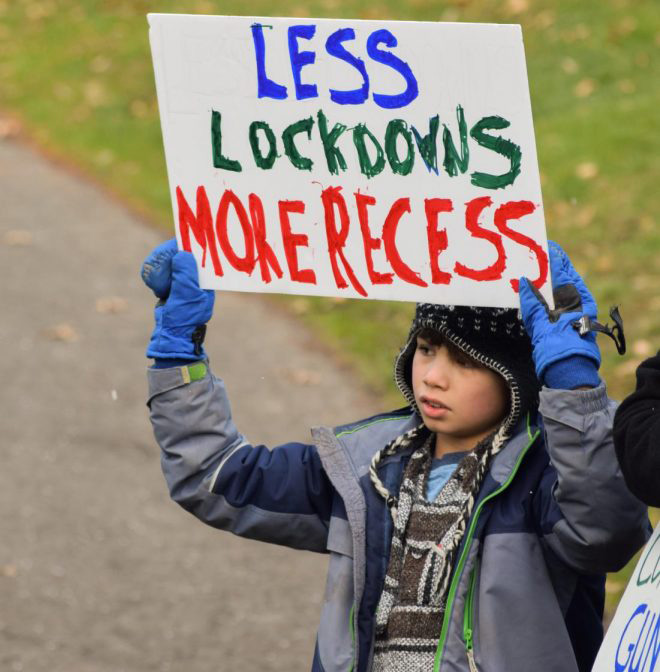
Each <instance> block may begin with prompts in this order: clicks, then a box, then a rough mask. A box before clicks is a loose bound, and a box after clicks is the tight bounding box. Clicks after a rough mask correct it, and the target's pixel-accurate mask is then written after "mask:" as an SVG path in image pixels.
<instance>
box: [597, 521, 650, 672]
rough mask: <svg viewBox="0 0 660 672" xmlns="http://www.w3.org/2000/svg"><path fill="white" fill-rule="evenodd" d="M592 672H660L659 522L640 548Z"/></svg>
mask: <svg viewBox="0 0 660 672" xmlns="http://www.w3.org/2000/svg"><path fill="white" fill-rule="evenodd" d="M592 672H660V525H659V526H658V527H657V528H656V529H655V532H654V533H653V536H652V537H651V539H650V540H649V542H648V543H647V544H646V546H645V547H644V550H643V551H642V555H641V556H640V559H639V562H638V563H637V567H635V571H634V573H633V575H632V578H631V579H630V582H629V583H628V587H627V588H626V591H625V592H624V594H623V597H622V598H621V601H620V602H619V606H618V607H617V610H616V613H615V614H614V618H613V619H612V623H611V624H610V627H609V628H608V630H607V634H606V636H605V640H604V642H603V645H602V646H601V648H600V651H599V652H598V656H597V658H596V662H595V664H594V667H593V671H592Z"/></svg>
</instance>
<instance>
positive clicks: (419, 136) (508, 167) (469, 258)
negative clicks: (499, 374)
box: [148, 14, 552, 306]
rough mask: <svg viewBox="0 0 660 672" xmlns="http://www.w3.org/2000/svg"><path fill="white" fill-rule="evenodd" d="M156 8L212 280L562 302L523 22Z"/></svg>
mask: <svg viewBox="0 0 660 672" xmlns="http://www.w3.org/2000/svg"><path fill="white" fill-rule="evenodd" d="M148 18H149V24H150V40H151V48H152V55H153V61H154V70H155V76H156V87H157V92H158V104H159V108H160V115H161V125H162V131H163V139H164V145H165V156H166V160H167V169H168V178H169V182H170V189H171V194H172V205H173V210H174V219H175V228H176V233H177V239H178V241H179V246H180V247H182V248H183V249H186V250H190V251H192V252H193V253H194V254H195V255H196V257H197V259H198V264H199V267H200V282H201V284H202V286H204V287H206V288H222V289H228V290H239V291H258V292H282V293H290V294H313V295H320V296H342V297H351V298H360V297H362V298H374V299H396V300H406V301H431V302H436V303H456V304H472V305H482V306H518V297H517V287H518V278H519V277H520V276H521V275H525V276H527V277H529V278H530V280H532V281H533V282H534V284H535V285H536V286H537V287H538V288H539V289H540V291H541V293H542V294H543V295H544V296H545V297H546V299H547V300H548V302H549V303H551V302H552V297H551V290H550V277H549V268H548V254H547V241H546V234H545V223H544V218H543V205H542V201H541V188H540V180H539V173H538V164H537V158H536V148H535V142H534V131H533V125H532V113H531V105H530V99H529V89H528V84H527V74H526V67H525V58H524V50H523V43H522V34H521V30H520V26H516V25H487V24H454V23H408V22H392V21H389V22H388V21H357V20H355V21H354V20H320V19H319V20H317V19H283V18H250V17H221V16H188V15H168V14H150V15H149V17H148Z"/></svg>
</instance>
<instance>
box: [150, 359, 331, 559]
mask: <svg viewBox="0 0 660 672" xmlns="http://www.w3.org/2000/svg"><path fill="white" fill-rule="evenodd" d="M186 373H187V369H186V367H173V368H167V369H148V379H149V401H148V406H149V410H150V417H151V423H152V426H153V429H154V434H155V436H156V440H157V441H158V444H159V445H160V447H161V464H162V468H163V473H164V475H165V480H166V481H167V484H168V487H169V490H170V494H171V496H172V499H174V500H175V501H176V502H177V503H179V504H180V505H181V506H182V507H183V508H184V509H186V510H187V511H190V512H191V513H192V514H194V515H195V516H196V517H197V518H199V519H200V520H202V521H203V522H205V523H207V524H208V525H212V526H213V527H217V528H219V529H223V530H229V531H231V532H233V533H235V534H238V535H240V536H243V537H248V538H251V539H258V540H260V541H266V542H271V543H276V544H282V545H285V546H290V547H293V548H299V549H305V550H311V551H319V552H325V551H326V542H327V533H328V524H329V519H330V510H331V506H332V498H333V494H334V490H333V488H332V486H331V484H330V482H329V480H328V478H327V476H326V474H325V471H324V470H323V468H322V466H321V460H320V458H319V455H318V453H317V450H316V447H315V446H313V445H307V444H302V443H287V444H284V445H281V446H277V447H276V448H274V449H273V450H269V449H268V448H266V447H265V446H253V445H251V444H250V443H249V441H247V439H246V438H245V437H244V436H243V435H242V434H241V433H240V432H239V431H238V429H237V428H236V426H235V425H234V422H233V421H232V416H231V410H230V406H229V400H228V399H227V394H226V391H225V387H224V384H223V383H222V381H221V380H219V379H217V378H215V377H214V376H213V375H212V374H211V373H210V372H209V371H208V370H207V372H206V374H205V376H204V377H203V378H202V379H201V380H195V381H193V382H190V380H189V378H188V379H187V375H186Z"/></svg>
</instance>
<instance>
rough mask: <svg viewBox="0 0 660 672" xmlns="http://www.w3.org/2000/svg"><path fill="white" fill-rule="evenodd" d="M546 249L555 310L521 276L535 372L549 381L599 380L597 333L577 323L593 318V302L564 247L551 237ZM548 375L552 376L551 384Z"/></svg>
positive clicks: (567, 383) (566, 384)
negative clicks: (548, 254) (582, 327)
mask: <svg viewBox="0 0 660 672" xmlns="http://www.w3.org/2000/svg"><path fill="white" fill-rule="evenodd" d="M548 249H549V252H550V273H551V276H552V293H553V296H554V299H555V308H554V310H550V309H549V308H548V304H547V303H546V301H545V299H544V298H543V297H542V296H541V294H540V293H539V292H538V290H537V289H536V288H535V287H534V286H533V285H532V284H531V283H530V282H529V281H528V280H527V278H521V279H520V290H519V291H520V308H521V311H522V318H523V322H524V323H525V328H526V329H527V333H528V334H529V336H530V338H531V341H532V346H533V348H534V352H533V357H534V365H535V367H536V375H537V376H538V377H539V380H541V381H542V382H545V383H546V384H550V386H551V387H566V388H572V387H578V386H581V385H590V386H593V385H597V384H598V382H599V378H598V374H597V370H598V367H599V366H600V350H599V349H598V345H597V344H596V335H595V333H593V331H590V330H588V329H586V330H585V329H580V325H585V324H586V325H590V324H592V323H596V316H597V313H598V309H597V307H596V302H595V301H594V298H593V296H592V295H591V292H590V291H589V290H588V289H587V286H586V285H585V284H584V281H583V280H582V278H581V277H580V275H579V274H578V272H577V271H576V270H575V269H574V268H573V264H571V260H570V259H569V258H568V256H567V255H566V253H565V252H564V250H562V248H561V247H560V246H559V245H557V243H553V242H549V243H548ZM549 378H554V384H552V382H550V381H549V380H548V379H549Z"/></svg>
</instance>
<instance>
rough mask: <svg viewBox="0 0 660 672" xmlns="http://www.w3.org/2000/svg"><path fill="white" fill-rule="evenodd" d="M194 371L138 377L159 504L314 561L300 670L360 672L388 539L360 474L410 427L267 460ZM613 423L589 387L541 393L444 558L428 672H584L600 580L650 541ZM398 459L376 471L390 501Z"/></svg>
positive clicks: (213, 384)
mask: <svg viewBox="0 0 660 672" xmlns="http://www.w3.org/2000/svg"><path fill="white" fill-rule="evenodd" d="M196 366H197V369H195V371H196V372H197V375H194V376H192V378H193V379H192V380H191V375H190V373H189V370H188V368H187V367H176V368H169V369H150V370H149V374H148V375H149V384H150V394H149V407H150V411H151V421H152V424H153V427H154V432H155V435H156V439H157V441H158V443H159V444H160V446H161V448H162V466H163V471H164V474H165V478H166V480H167V483H168V486H169V489H170V493H171V496H172V498H173V499H174V500H175V501H177V502H178V503H179V504H180V505H181V506H183V507H184V508H185V509H187V510H188V511H190V512H191V513H193V514H194V515H195V516H197V517H198V518H199V519H200V520H202V521H203V522H205V523H207V524H209V525H212V526H214V527H217V528H220V529H223V530H229V531H231V532H233V533H235V534H238V535H240V536H243V537H248V538H252V539H259V540H261V541H266V542H272V543H276V544H283V545H285V546H290V547H292V548H298V549H306V550H310V551H317V552H321V553H329V554H330V561H329V568H328V579H327V589H326V594H325V597H324V602H323V606H322V611H321V622H320V626H319V630H318V636H317V643H316V650H315V653H314V661H313V664H312V670H313V671H314V672H349V671H352V672H366V671H367V670H369V669H370V664H371V656H372V645H373V639H374V613H375V610H376V605H377V603H378V598H379V596H380V593H381V590H382V586H383V580H384V576H385V572H386V568H387V563H388V558H389V552H390V540H391V534H392V522H391V517H390V513H389V511H388V510H387V506H386V504H385V502H384V500H383V499H382V498H381V497H380V496H379V495H378V493H377V492H376V490H375V489H374V487H373V486H372V484H371V481H370V478H369V469H368V467H369V463H370V461H371V458H372V456H373V455H374V453H375V452H376V451H377V450H379V449H380V448H382V447H383V446H384V445H386V444H387V443H389V442H390V441H391V440H393V439H395V438H396V437H397V436H400V435H401V434H403V433H404V432H405V431H407V430H409V429H411V428H412V427H414V426H416V425H417V424H419V422H420V419H419V417H418V416H417V415H416V414H415V413H414V412H413V411H412V410H411V409H410V408H405V409H402V410H399V411H395V412H393V413H386V414H383V415H378V416H375V417H372V418H368V419H366V420H362V421H360V422H356V423H353V424H350V425H345V426H342V427H337V428H334V429H328V428H317V429H314V430H312V436H313V443H310V444H303V443H286V444H283V445H280V446H277V447H275V448H273V449H272V450H270V449H268V448H266V447H265V446H262V445H252V444H251V443H250V442H249V441H248V440H247V439H246V438H245V437H244V436H243V435H242V434H241V433H240V432H239V431H238V429H237V428H236V426H235V425H234V423H233V421H232V417H231V411H230V406H229V401H228V399H227V395H226V392H225V388H224V385H223V383H222V381H220V380H219V379H217V378H215V377H214V376H213V375H212V374H211V373H210V372H209V371H207V370H206V368H205V367H202V370H201V374H200V365H199V364H198V365H196ZM194 378H198V379H197V380H195V379H194ZM614 410H615V405H614V403H613V402H611V401H610V400H609V399H608V398H607V396H606V392H605V388H604V386H602V385H601V386H600V387H598V388H595V389H592V390H582V391H567V390H551V389H547V388H544V389H543V390H542V392H541V401H540V407H539V416H538V418H527V420H526V422H524V423H521V425H520V426H519V428H518V430H519V431H518V432H517V433H516V434H515V436H513V437H512V438H511V439H510V441H509V442H508V443H507V445H506V446H505V448H504V449H503V450H502V451H501V452H500V453H499V454H497V455H496V456H495V458H494V459H493V461H492V463H491V466H490V469H489V473H488V474H487V475H486V477H485V479H484V481H483V485H482V488H481V491H480V493H479V498H478V501H477V503H476V504H475V507H474V511H473V514H472V517H471V519H470V521H469V524H468V527H467V531H466V533H465V537H464V539H463V542H462V545H461V547H460V548H459V549H458V555H457V560H456V562H455V567H454V573H453V576H452V580H451V584H450V588H449V593H448V598H447V608H446V612H445V618H444V622H443V623H442V624H438V630H439V635H440V639H439V644H438V648H437V653H436V657H435V666H434V672H450V671H451V672H459V671H460V672H474V670H471V668H470V663H469V662H468V652H470V656H469V657H470V658H471V659H474V661H475V662H476V666H477V669H478V670H479V671H480V672H529V671H530V670H534V671H537V670H539V671H542V672H576V671H579V672H587V671H588V670H590V668H591V664H592V662H593V659H594V658H595V654H596V651H597V649H598V646H599V645H600V641H601V639H602V626H601V620H602V612H603V600H604V583H605V573H606V572H610V571H616V570H618V569H620V568H621V567H623V566H624V565H625V564H626V563H627V562H628V561H629V560H630V558H631V557H632V556H633V554H634V553H635V552H636V551H637V550H638V549H639V548H640V547H641V546H642V545H643V543H644V542H645V541H646V539H647V537H648V533H649V525H648V520H647V516H646V508H645V506H644V505H643V504H641V502H639V501H638V500H637V499H636V498H635V497H634V496H633V495H631V493H630V492H629V491H628V489H627V487H626V485H625V483H624V480H623V478H622V475H621V472H620V471H619V468H618V464H617V460H616V457H615V455H614V449H613V445H612V439H611V427H612V416H613V414H614ZM407 458H408V455H407V454H405V453H404V454H401V455H394V456H391V457H388V458H386V459H384V460H383V461H382V463H381V465H380V467H379V476H380V478H381V480H382V482H383V483H384V485H385V486H386V487H387V488H388V490H389V491H390V492H398V488H399V482H400V479H401V476H402V472H403V468H404V466H405V463H406V460H407Z"/></svg>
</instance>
